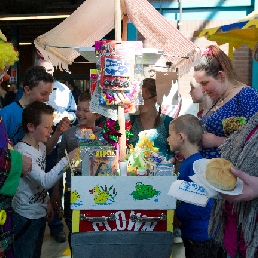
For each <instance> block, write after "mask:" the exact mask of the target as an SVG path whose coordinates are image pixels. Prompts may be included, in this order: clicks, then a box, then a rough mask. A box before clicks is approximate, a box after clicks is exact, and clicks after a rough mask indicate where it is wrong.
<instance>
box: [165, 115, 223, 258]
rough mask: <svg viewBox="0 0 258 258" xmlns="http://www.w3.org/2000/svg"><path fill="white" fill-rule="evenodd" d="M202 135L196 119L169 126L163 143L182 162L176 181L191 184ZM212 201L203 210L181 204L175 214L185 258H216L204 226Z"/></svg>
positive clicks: (180, 119)
mask: <svg viewBox="0 0 258 258" xmlns="http://www.w3.org/2000/svg"><path fill="white" fill-rule="evenodd" d="M202 134H203V130H202V126H201V124H200V121H199V119H198V118H197V117H195V116H193V115H189V114H187V115H182V116H179V117H178V118H176V119H175V120H173V121H172V122H170V125H169V137H168V139H167V141H168V143H169V145H170V149H171V151H174V152H175V151H179V152H181V153H182V154H183V155H184V157H185V159H184V160H183V161H182V163H181V165H180V168H179V176H178V179H179V180H184V181H187V182H191V181H192V180H191V179H190V178H189V176H192V175H193V174H194V170H193V163H194V161H196V160H198V159H202V156H201V154H200V153H199V143H200V140H201V137H202ZM212 204H213V199H209V201H208V203H207V205H206V207H201V206H197V205H194V204H190V203H186V202H181V203H180V204H179V205H178V206H177V207H176V210H175V217H174V226H179V227H180V229H181V232H182V239H183V242H184V246H185V257H186V258H196V257H198V258H213V257H214V258H216V257H217V251H218V244H217V243H216V242H215V240H214V239H213V238H212V236H209V235H208V225H209V220H210V213H211V209H212Z"/></svg>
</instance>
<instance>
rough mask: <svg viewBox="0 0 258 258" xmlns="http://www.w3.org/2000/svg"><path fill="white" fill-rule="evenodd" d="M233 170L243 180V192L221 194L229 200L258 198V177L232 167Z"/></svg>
mask: <svg viewBox="0 0 258 258" xmlns="http://www.w3.org/2000/svg"><path fill="white" fill-rule="evenodd" d="M231 171H232V173H233V174H234V175H235V176H237V177H239V178H240V179H241V180H243V182H244V187H243V192H242V194H240V195H227V194H221V196H222V197H223V198H224V199H226V200H227V201H229V202H241V201H251V200H253V199H255V198H258V177H256V176H250V175H248V174H246V173H245V172H243V171H241V170H237V169H235V168H231Z"/></svg>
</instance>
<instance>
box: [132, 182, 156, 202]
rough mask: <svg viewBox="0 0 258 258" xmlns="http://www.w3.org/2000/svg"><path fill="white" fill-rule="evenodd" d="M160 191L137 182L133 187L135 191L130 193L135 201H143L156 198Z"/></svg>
mask: <svg viewBox="0 0 258 258" xmlns="http://www.w3.org/2000/svg"><path fill="white" fill-rule="evenodd" d="M159 194H160V191H157V190H156V189H154V188H153V186H152V185H145V184H143V183H142V182H137V183H136V185H135V191H133V192H132V193H131V195H132V196H133V198H134V199H135V200H145V199H150V198H153V197H154V196H158V195H159Z"/></svg>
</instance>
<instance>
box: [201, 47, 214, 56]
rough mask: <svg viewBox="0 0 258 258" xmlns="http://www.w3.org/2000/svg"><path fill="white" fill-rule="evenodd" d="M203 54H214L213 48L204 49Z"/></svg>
mask: <svg viewBox="0 0 258 258" xmlns="http://www.w3.org/2000/svg"><path fill="white" fill-rule="evenodd" d="M203 54H204V55H211V54H212V52H211V49H210V48H208V47H207V48H206V49H205V50H204V51H203Z"/></svg>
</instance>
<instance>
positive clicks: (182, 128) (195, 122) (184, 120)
mask: <svg viewBox="0 0 258 258" xmlns="http://www.w3.org/2000/svg"><path fill="white" fill-rule="evenodd" d="M170 126H171V128H172V129H173V130H174V131H175V133H177V134H178V133H184V134H185V135H186V137H187V139H188V140H189V142H190V143H192V144H199V143H200V140H201V138H202V134H203V129H202V125H201V123H200V121H199V119H198V118H197V117H195V116H193V115H190V114H186V115H182V116H179V117H177V118H176V119H174V120H172V121H171V122H170Z"/></svg>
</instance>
